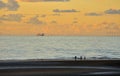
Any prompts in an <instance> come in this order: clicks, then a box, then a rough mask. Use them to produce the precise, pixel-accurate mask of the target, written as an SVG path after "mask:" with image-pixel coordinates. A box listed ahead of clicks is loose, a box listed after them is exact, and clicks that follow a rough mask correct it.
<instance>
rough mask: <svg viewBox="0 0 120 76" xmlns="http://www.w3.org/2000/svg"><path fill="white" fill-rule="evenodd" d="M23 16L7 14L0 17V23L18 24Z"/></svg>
mask: <svg viewBox="0 0 120 76" xmlns="http://www.w3.org/2000/svg"><path fill="white" fill-rule="evenodd" d="M22 17H23V15H21V14H9V15H2V16H0V21H17V22H20V21H21V20H22Z"/></svg>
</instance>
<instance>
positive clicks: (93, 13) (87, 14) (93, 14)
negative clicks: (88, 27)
mask: <svg viewBox="0 0 120 76" xmlns="http://www.w3.org/2000/svg"><path fill="white" fill-rule="evenodd" d="M85 15H86V16H102V14H99V13H95V12H91V13H86V14H85Z"/></svg>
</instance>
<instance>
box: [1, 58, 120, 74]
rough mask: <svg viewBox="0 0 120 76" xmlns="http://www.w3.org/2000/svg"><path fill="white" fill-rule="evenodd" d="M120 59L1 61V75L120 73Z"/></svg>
mask: <svg viewBox="0 0 120 76" xmlns="http://www.w3.org/2000/svg"><path fill="white" fill-rule="evenodd" d="M119 64H120V60H79V61H74V60H13V61H11V60H9V61H0V76H82V75H83V76H84V75H85V76H89V75H108V76H109V75H120V65H119Z"/></svg>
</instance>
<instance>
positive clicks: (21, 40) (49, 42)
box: [0, 36, 120, 60]
mask: <svg viewBox="0 0 120 76" xmlns="http://www.w3.org/2000/svg"><path fill="white" fill-rule="evenodd" d="M74 56H78V57H80V56H85V57H86V58H88V59H120V37H87V36H86V37H84V36H0V60H16V59H20V60H21V59H72V58H74Z"/></svg>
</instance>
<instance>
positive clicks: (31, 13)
mask: <svg viewBox="0 0 120 76" xmlns="http://www.w3.org/2000/svg"><path fill="white" fill-rule="evenodd" d="M38 33H45V34H46V35H80V36H81V35H90V36H91V35H100V36H101V35H106V36H108V35H110V36H120V0H0V35H36V34H38Z"/></svg>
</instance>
